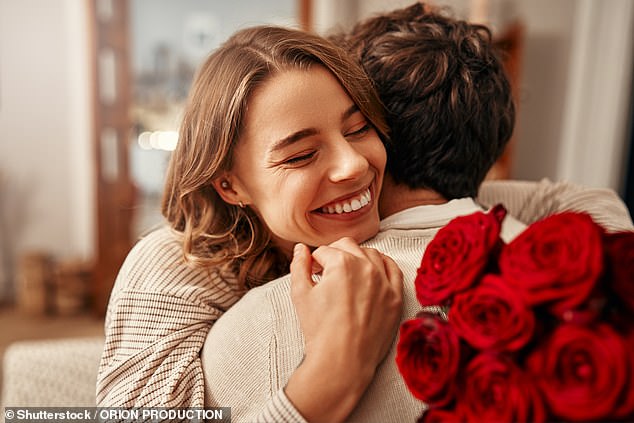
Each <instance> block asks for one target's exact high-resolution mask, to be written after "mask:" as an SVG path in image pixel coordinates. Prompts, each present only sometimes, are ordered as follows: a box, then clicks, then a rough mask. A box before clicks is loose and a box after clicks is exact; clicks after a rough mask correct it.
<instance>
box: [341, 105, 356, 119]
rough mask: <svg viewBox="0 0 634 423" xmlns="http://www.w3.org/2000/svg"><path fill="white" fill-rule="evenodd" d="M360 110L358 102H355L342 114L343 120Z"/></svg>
mask: <svg viewBox="0 0 634 423" xmlns="http://www.w3.org/2000/svg"><path fill="white" fill-rule="evenodd" d="M358 111H359V107H358V106H357V105H356V104H353V105H352V106H350V107H348V108H347V109H346V111H345V112H343V113H342V114H341V121H342V122H343V121H344V120H346V119H348V118H349V117H350V116H352V115H353V114H355V113H357V112H358Z"/></svg>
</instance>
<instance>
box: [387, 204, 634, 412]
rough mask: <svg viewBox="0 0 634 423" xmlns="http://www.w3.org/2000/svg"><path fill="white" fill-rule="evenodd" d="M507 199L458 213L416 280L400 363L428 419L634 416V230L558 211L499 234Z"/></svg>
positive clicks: (436, 240)
mask: <svg viewBox="0 0 634 423" xmlns="http://www.w3.org/2000/svg"><path fill="white" fill-rule="evenodd" d="M505 215H506V211H505V210H504V209H503V208H502V207H501V206H496V207H494V208H493V209H492V210H491V211H490V212H488V213H482V212H479V213H475V214H472V215H469V216H461V217H458V218H456V219H454V220H452V221H451V222H450V223H449V224H448V225H447V226H446V227H444V228H442V229H441V230H440V231H439V232H438V234H437V235H436V237H435V238H434V239H433V240H432V242H431V243H430V244H429V246H428V247H427V250H426V251H425V254H424V256H423V258H422V261H421V265H420V267H419V269H418V275H417V278H416V281H415V286H416V298H417V299H418V301H419V302H420V304H421V305H422V306H429V305H440V306H442V307H443V308H444V309H446V310H448V313H447V319H444V318H442V317H441V316H439V315H435V314H430V313H420V314H419V315H418V316H417V317H416V318H414V319H412V320H408V321H406V322H404V323H403V324H402V325H401V329H400V334H399V341H398V345H397V355H396V363H397V366H398V368H399V371H400V372H401V374H402V376H403V378H404V380H405V383H406V385H407V387H408V388H409V390H410V391H411V392H412V394H413V395H414V396H415V397H416V398H418V399H420V400H422V401H424V402H425V403H426V404H427V405H428V407H429V408H428V409H427V410H426V411H425V412H424V413H423V415H422V416H421V421H422V422H454V421H455V422H459V421H460V422H462V421H465V422H468V421H478V422H482V421H487V422H489V421H490V422H527V421H536V422H543V421H634V232H622V233H616V234H608V233H606V232H605V231H604V230H603V229H602V228H601V227H600V226H598V225H597V224H596V223H594V221H593V220H592V219H591V218H590V217H589V216H588V215H586V214H582V213H572V212H566V213H560V214H556V215H553V216H550V217H548V218H546V219H543V220H541V221H539V222H536V223H534V224H532V225H531V226H529V227H528V228H527V229H526V230H525V231H524V232H522V233H521V234H520V235H519V236H518V237H517V238H515V239H514V240H513V241H512V242H510V243H508V244H505V243H504V242H503V241H502V240H501V238H500V228H501V222H502V220H503V219H504V217H505Z"/></svg>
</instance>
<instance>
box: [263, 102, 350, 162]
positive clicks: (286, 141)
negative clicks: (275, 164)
mask: <svg viewBox="0 0 634 423" xmlns="http://www.w3.org/2000/svg"><path fill="white" fill-rule="evenodd" d="M358 111H359V107H358V106H357V105H356V104H353V105H351V106H350V107H348V108H347V109H346V110H345V111H344V112H343V113H342V114H341V121H342V122H343V121H344V120H346V119H348V118H349V117H350V116H352V115H353V114H355V113H357V112H358ZM318 133H319V131H318V130H317V129H316V128H304V129H300V130H299V131H296V132H293V133H292V134H290V135H288V136H286V137H284V138H282V139H280V140H277V141H275V142H274V143H273V145H272V146H271V148H270V149H269V151H270V152H271V153H275V152H276V151H279V150H282V149H283V148H285V147H288V146H289V145H291V144H293V143H295V142H297V141H299V140H301V139H303V138H306V137H310V136H312V135H317V134H318Z"/></svg>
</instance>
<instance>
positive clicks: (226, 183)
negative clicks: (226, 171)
mask: <svg viewBox="0 0 634 423" xmlns="http://www.w3.org/2000/svg"><path fill="white" fill-rule="evenodd" d="M220 186H221V187H222V189H228V188H229V181H222V182H220Z"/></svg>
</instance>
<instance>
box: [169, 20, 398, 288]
mask: <svg viewBox="0 0 634 423" xmlns="http://www.w3.org/2000/svg"><path fill="white" fill-rule="evenodd" d="M314 65H320V66H324V67H325V68H326V69H328V70H329V71H330V72H331V73H332V74H333V75H334V76H335V77H336V78H337V79H338V80H339V82H340V83H341V85H342V86H343V88H344V89H345V91H346V92H347V94H348V95H349V96H350V98H351V99H352V101H354V103H356V105H357V106H358V107H359V109H360V111H361V112H362V113H363V114H364V115H365V117H366V118H367V119H368V120H369V121H370V123H371V124H372V125H373V126H374V127H375V128H376V130H377V132H378V133H379V134H380V136H381V138H382V139H383V140H387V126H386V124H385V120H384V117H383V108H382V106H381V104H380V101H379V98H378V96H377V94H376V92H375V91H374V89H373V87H372V83H371V81H370V80H369V79H368V77H367V76H366V74H365V73H364V72H363V70H362V69H361V67H360V66H359V65H358V64H356V63H355V62H354V61H353V60H352V59H350V58H349V57H348V55H347V53H346V52H345V51H344V50H341V49H340V48H339V47H337V46H336V45H335V44H333V43H331V42H330V41H327V40H325V39H323V38H321V37H319V36H317V35H313V34H309V33H306V32H302V31H298V30H293V29H288V28H281V27H273V26H258V27H252V28H248V29H244V30H241V31H239V32H237V33H235V34H234V35H233V36H232V37H231V38H229V39H228V40H227V41H226V42H225V43H224V44H223V45H222V46H220V47H219V48H218V49H217V50H216V51H215V52H214V53H213V54H211V55H210V56H209V57H208V59H207V60H206V61H205V62H204V64H203V65H202V67H201V68H200V69H199V71H198V73H197V75H196V78H195V81H194V83H193V86H192V88H191V91H190V94H189V98H188V101H187V105H186V107H185V110H184V116H183V120H182V123H181V128H180V133H179V141H178V145H177V147H176V149H175V151H174V152H173V154H172V157H171V160H170V163H169V168H168V173H167V179H166V186H165V192H164V197H163V203H162V212H163V215H164V216H165V217H166V218H167V220H168V222H169V223H170V225H171V226H172V227H173V228H174V229H175V230H177V231H179V232H181V233H182V236H183V254H184V258H185V260H186V261H187V262H189V263H190V264H191V265H194V266H199V267H217V268H219V269H225V270H227V269H228V270H230V271H231V272H233V273H234V274H235V275H236V276H237V280H238V284H239V287H240V288H246V289H248V288H251V287H254V286H257V285H261V284H262V283H264V282H267V281H270V280H272V279H275V278H277V277H279V276H281V275H283V274H286V273H288V257H286V256H285V255H284V254H283V253H282V252H281V251H280V250H279V249H278V248H276V246H275V245H274V244H273V242H272V239H271V234H270V232H269V230H268V228H267V225H266V223H265V222H263V221H262V220H261V219H260V217H259V216H258V215H257V214H256V213H254V212H253V210H251V209H250V208H249V207H248V206H247V207H244V208H242V207H239V206H236V205H232V204H228V203H226V202H225V201H223V200H222V198H221V197H220V196H219V195H218V194H217V192H216V191H215V189H214V188H213V186H212V181H213V180H214V179H216V178H218V177H220V176H221V174H222V173H223V172H225V171H229V170H231V167H232V162H233V152H234V149H235V146H236V145H237V143H238V142H239V140H240V134H241V130H242V128H243V122H244V118H245V115H246V113H248V111H247V105H248V102H249V97H250V95H251V93H253V91H254V90H255V89H256V88H257V87H258V86H260V85H262V84H263V83H264V82H265V81H267V80H268V79H269V78H271V77H272V76H273V75H275V74H277V73H280V72H283V71H284V70H286V69H292V68H293V69H294V68H299V69H309V68H310V67H311V66H314Z"/></svg>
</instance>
